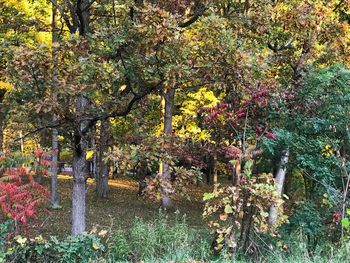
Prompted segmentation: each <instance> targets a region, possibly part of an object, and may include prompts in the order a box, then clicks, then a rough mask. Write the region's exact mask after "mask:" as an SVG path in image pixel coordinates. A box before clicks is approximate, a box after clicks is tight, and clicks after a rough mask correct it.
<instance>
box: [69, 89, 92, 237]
mask: <svg viewBox="0 0 350 263" xmlns="http://www.w3.org/2000/svg"><path fill="white" fill-rule="evenodd" d="M87 108H88V101H87V99H86V98H85V96H84V94H82V95H80V96H79V97H78V98H77V104H76V112H77V114H80V116H82V115H84V112H85V111H86V109H87ZM86 128H87V123H86V121H82V120H79V122H78V127H77V129H76V130H75V132H74V158H73V195H72V235H74V236H76V235H80V234H82V233H83V232H84V231H85V225H86V223H85V209H86V202H85V192H86V191H85V189H86V178H87V177H88V163H87V161H86V152H87V148H88V135H87V134H86V132H84V131H85V130H86Z"/></svg>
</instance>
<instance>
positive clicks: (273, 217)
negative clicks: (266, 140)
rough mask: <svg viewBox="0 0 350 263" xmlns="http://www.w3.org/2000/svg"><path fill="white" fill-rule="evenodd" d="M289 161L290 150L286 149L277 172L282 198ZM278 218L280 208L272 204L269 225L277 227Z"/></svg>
mask: <svg viewBox="0 0 350 263" xmlns="http://www.w3.org/2000/svg"><path fill="white" fill-rule="evenodd" d="M288 160H289V149H286V150H284V151H283V152H282V156H281V162H280V165H279V167H278V170H277V174H276V178H275V185H276V191H277V193H278V194H279V195H280V196H281V195H282V191H283V185H284V181H285V178H286V171H287V164H288ZM277 216H278V206H277V205H276V204H272V205H271V207H270V211H269V218H268V221H269V224H270V225H271V226H275V224H276V222H277Z"/></svg>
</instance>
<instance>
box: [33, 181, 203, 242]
mask: <svg viewBox="0 0 350 263" xmlns="http://www.w3.org/2000/svg"><path fill="white" fill-rule="evenodd" d="M44 184H45V185H47V186H49V179H48V178H45V180H44ZM88 184H90V185H91V186H90V188H89V189H88V191H87V195H86V198H87V199H86V200H87V210H86V213H87V231H90V230H91V229H92V228H94V227H96V228H97V229H98V230H109V231H113V232H114V231H117V230H126V229H128V228H129V227H131V225H132V224H133V222H134V221H135V219H136V218H141V219H142V220H144V221H145V222H152V221H154V220H155V219H156V218H158V217H159V203H158V204H157V203H152V202H150V201H147V200H145V199H144V198H143V197H141V196H139V195H138V183H137V181H135V180H133V179H130V178H127V177H121V178H117V179H110V180H109V197H108V198H107V199H101V198H97V197H96V195H95V189H96V188H95V184H94V183H93V181H92V180H91V179H89V181H88ZM206 191H210V187H209V186H207V185H205V184H203V185H201V186H192V187H191V188H190V189H189V192H188V193H189V197H190V200H188V199H186V198H185V197H178V198H177V199H176V200H174V205H173V208H172V209H170V210H169V211H168V212H167V216H168V219H169V221H170V222H171V221H172V220H176V218H179V217H181V218H182V217H183V216H185V218H186V222H187V224H188V225H189V226H190V227H191V228H195V229H203V228H206V221H205V220H204V219H203V218H202V212H203V202H202V196H203V193H204V192H206ZM71 193H72V177H71V176H68V175H59V197H60V206H61V208H59V209H51V210H49V213H48V215H47V216H46V219H45V220H44V222H43V225H42V227H41V228H40V233H35V231H34V232H33V234H41V235H43V236H46V237H47V236H49V235H55V236H58V237H64V236H66V235H68V234H69V233H70V228H71V211H72V200H71Z"/></svg>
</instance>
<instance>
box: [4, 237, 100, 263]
mask: <svg viewBox="0 0 350 263" xmlns="http://www.w3.org/2000/svg"><path fill="white" fill-rule="evenodd" d="M104 249H105V247H104V245H103V244H102V242H101V240H100V239H99V238H98V237H97V236H96V235H81V236H78V237H73V236H69V237H68V238H66V239H64V240H58V239H57V238H56V237H53V236H52V237H50V239H49V240H45V239H44V238H42V237H41V236H38V237H36V238H34V239H27V238H25V237H22V236H16V237H15V238H14V239H13V244H12V247H11V248H10V249H9V250H8V252H7V255H8V256H7V258H6V259H7V260H8V261H11V262H14V263H17V262H18V263H20V262H27V263H30V262H47V263H50V262H62V263H63V262H64V263H66V262H70V263H74V262H82V263H84V262H91V261H92V260H95V259H97V258H99V257H101V256H102V253H103V251H104ZM0 262H1V261H0Z"/></svg>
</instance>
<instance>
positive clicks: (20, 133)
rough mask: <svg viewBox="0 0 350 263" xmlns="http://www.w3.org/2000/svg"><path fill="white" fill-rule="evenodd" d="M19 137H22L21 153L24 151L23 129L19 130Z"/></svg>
mask: <svg viewBox="0 0 350 263" xmlns="http://www.w3.org/2000/svg"><path fill="white" fill-rule="evenodd" d="M19 137H20V144H21V153H24V138H23V132H22V131H19Z"/></svg>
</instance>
